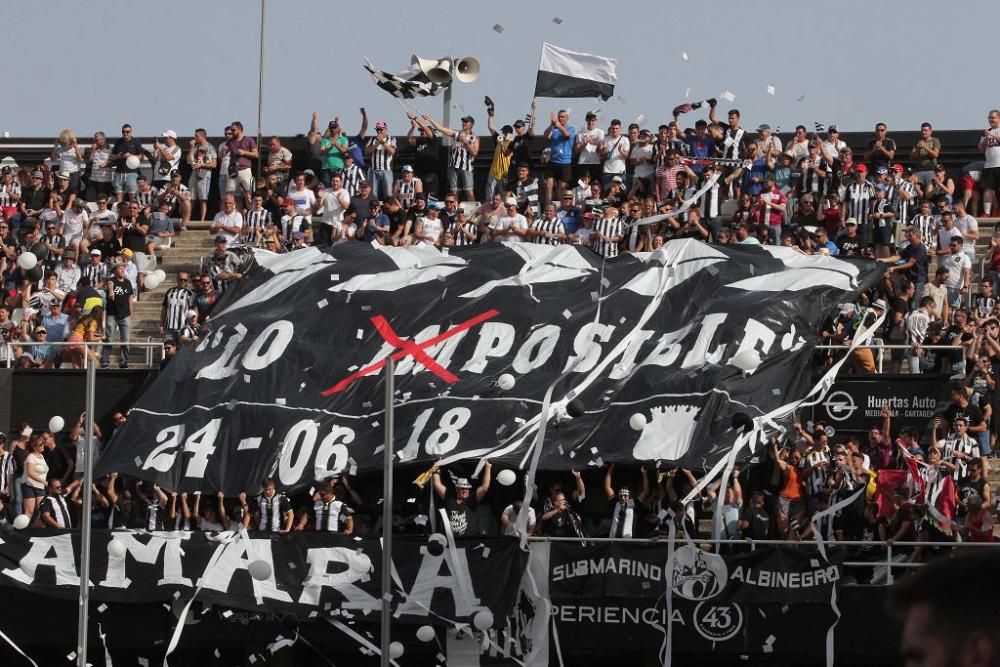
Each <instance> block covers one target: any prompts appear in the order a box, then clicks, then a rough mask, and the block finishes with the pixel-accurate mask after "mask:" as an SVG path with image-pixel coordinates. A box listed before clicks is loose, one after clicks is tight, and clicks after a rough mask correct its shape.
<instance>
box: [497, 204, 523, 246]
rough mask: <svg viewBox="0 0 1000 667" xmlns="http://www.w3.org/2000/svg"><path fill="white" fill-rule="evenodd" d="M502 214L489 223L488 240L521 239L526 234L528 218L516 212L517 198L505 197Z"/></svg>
mask: <svg viewBox="0 0 1000 667" xmlns="http://www.w3.org/2000/svg"><path fill="white" fill-rule="evenodd" d="M504 207H505V211H504V213H503V215H501V216H500V217H498V218H496V219H494V220H493V221H492V222H491V223H490V240H492V241H523V240H525V239H526V238H527V236H528V220H527V219H526V218H525V217H524V216H523V215H521V214H520V213H518V212H517V199H515V198H514V197H507V201H506V202H504Z"/></svg>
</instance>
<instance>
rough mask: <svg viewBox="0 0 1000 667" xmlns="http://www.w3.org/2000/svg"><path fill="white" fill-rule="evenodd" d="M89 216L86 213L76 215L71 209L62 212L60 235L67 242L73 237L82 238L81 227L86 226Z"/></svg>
mask: <svg viewBox="0 0 1000 667" xmlns="http://www.w3.org/2000/svg"><path fill="white" fill-rule="evenodd" d="M88 219H89V216H88V215H87V212H86V211H81V212H80V213H76V212H74V211H73V209H70V210H68V211H64V212H63V216H62V233H63V236H65V237H66V240H67V241H68V240H69V239H71V238H74V237H80V236H83V226H84V225H85V224H87V220H88Z"/></svg>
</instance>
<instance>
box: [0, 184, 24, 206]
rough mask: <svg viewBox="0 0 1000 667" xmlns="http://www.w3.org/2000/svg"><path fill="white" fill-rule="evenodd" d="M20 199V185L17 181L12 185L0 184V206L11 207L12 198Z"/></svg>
mask: <svg viewBox="0 0 1000 667" xmlns="http://www.w3.org/2000/svg"><path fill="white" fill-rule="evenodd" d="M15 195H16V196H17V197H18V199H20V197H21V184H20V183H18V182H17V181H13V182H12V183H0V206H13V204H12V200H13V198H14V196H15Z"/></svg>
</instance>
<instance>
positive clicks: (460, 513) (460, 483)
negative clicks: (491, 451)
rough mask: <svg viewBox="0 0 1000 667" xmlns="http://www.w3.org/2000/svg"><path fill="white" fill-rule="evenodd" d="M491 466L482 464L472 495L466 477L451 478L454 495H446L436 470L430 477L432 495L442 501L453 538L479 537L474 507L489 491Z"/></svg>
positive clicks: (439, 474) (446, 492) (445, 489)
mask: <svg viewBox="0 0 1000 667" xmlns="http://www.w3.org/2000/svg"><path fill="white" fill-rule="evenodd" d="M492 470H493V464H491V463H490V462H489V461H485V462H484V463H483V477H482V479H481V480H480V482H479V486H478V487H477V488H476V493H475V495H474V496H473V495H472V484H471V483H470V482H469V480H468V478H466V477H456V476H454V475H453V476H452V479H453V480H454V484H455V492H454V495H452V494H449V493H448V488H447V487H446V486H445V485H444V482H442V481H441V473H440V472H438V471H437V470H435V471H434V473H433V474H432V475H431V484H433V486H434V493H436V494H437V496H438V498H440V499H441V500H443V501H444V506H445V510H446V511H447V513H448V523H449V524H450V525H451V531H452V533H454V535H455V537H472V536H475V535H479V533H480V531H479V521H478V518H477V515H476V505H478V504H479V502H480V501H482V499H483V496H485V495H486V492H487V491H489V490H490V482H491V480H492Z"/></svg>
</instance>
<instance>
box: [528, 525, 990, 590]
mask: <svg viewBox="0 0 1000 667" xmlns="http://www.w3.org/2000/svg"><path fill="white" fill-rule="evenodd" d="M528 541H529V542H576V543H593V544H600V543H611V542H622V543H626V544H664V543H665V542H666V541H667V538H666V536H659V537H650V538H634V537H633V538H627V537H584V538H581V537H548V536H544V535H540V536H532V537H529V538H528ZM677 541H678V542H681V543H683V544H689V543H690V544H695V545H698V546H699V547H702V548H704V547H705V546H711V547H717V546H724V545H727V546H732V547H741V548H744V549H749V550H750V551H754V550H756V548H757V546H758V545H762V546H777V545H784V546H790V547H804V548H809V549H816V548H817V544H818V543H817V542H816V541H814V540H811V539H806V540H802V541H792V540H754V539H750V538H747V539H744V540H721V539H719V540H713V539H709V538H704V539H703V538H692V539H687V538H680V537H679V538H677ZM823 544H824V545H825V546H827V547H834V546H837V547H864V548H868V549H872V550H880V549H885V557H884V558H879V559H877V560H874V559H873V560H866V561H851V560H845V561H844V562H843V566H844V567H851V568H872V569H873V570H876V569H877V568H881V567H885V584H886V585H888V586H891V585H892V583H893V581H894V580H895V575H894V574H893V569H894V568H900V569H907V568H914V567H921V566H922V565H924V563H920V562H906V561H901V560H898V558H899V557H900V556H908V555H909V553H908V552H909V551H910V550H912V549H916V548H920V547H924V548H927V549H942V548H946V549H967V548H968V549H990V548H996V549H998V552H997V556H998V557H1000V542H902V541H900V542H894V541H881V540H875V541H871V542H864V541H861V540H824V542H823ZM894 549H895V553H893V550H894ZM874 574H877V572H873V578H874ZM872 583H876V582H875V581H872Z"/></svg>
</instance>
